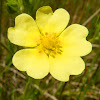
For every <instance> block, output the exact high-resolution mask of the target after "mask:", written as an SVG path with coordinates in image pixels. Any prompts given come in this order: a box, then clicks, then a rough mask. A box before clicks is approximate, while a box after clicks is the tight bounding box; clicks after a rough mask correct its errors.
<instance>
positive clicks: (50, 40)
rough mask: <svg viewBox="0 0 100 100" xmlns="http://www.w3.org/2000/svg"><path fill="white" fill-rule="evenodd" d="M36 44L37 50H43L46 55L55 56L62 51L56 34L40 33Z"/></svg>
mask: <svg viewBox="0 0 100 100" xmlns="http://www.w3.org/2000/svg"><path fill="white" fill-rule="evenodd" d="M38 45H39V47H38V48H39V52H40V53H41V52H45V53H46V54H47V55H48V56H49V55H50V56H52V57H55V56H56V54H61V53H62V45H61V42H60V40H59V37H57V36H56V34H48V33H45V34H41V36H40V40H39V43H38Z"/></svg>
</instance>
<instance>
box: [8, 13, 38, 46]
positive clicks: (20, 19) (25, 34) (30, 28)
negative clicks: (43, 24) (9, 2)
mask: <svg viewBox="0 0 100 100" xmlns="http://www.w3.org/2000/svg"><path fill="white" fill-rule="evenodd" d="M39 36H40V33H39V30H38V27H37V25H36V23H35V21H34V19H33V18H32V17H31V16H29V15H28V14H25V13H23V14H21V15H18V16H17V17H16V19H15V27H10V28H9V29H8V38H9V40H10V41H11V42H12V43H14V44H17V45H19V46H26V47H34V46H36V42H37V40H38V38H39Z"/></svg>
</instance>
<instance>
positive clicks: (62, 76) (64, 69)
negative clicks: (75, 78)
mask: <svg viewBox="0 0 100 100" xmlns="http://www.w3.org/2000/svg"><path fill="white" fill-rule="evenodd" d="M84 68H85V64H84V62H83V60H82V59H81V58H80V57H66V55H64V54H62V55H58V56H57V57H55V58H52V57H51V58H50V73H51V75H52V76H53V77H54V78H56V79H57V80H60V81H68V80H69V75H78V74H80V73H82V71H83V70H84Z"/></svg>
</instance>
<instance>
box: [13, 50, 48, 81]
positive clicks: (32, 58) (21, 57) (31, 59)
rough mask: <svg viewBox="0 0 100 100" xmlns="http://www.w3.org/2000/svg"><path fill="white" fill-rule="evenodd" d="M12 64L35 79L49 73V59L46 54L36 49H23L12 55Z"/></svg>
mask: <svg viewBox="0 0 100 100" xmlns="http://www.w3.org/2000/svg"><path fill="white" fill-rule="evenodd" d="M12 61H13V64H14V66H15V67H16V68H17V69H19V70H20V71H26V72H27V74H28V75H29V76H31V77H33V78H35V79H41V78H43V77H45V76H46V75H47V74H48V73H49V60H48V57H47V55H45V54H40V53H38V51H37V50H36V49H23V50H20V51H18V52H17V53H15V55H14V56H13V60H12Z"/></svg>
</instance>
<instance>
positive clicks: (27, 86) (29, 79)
mask: <svg viewBox="0 0 100 100" xmlns="http://www.w3.org/2000/svg"><path fill="white" fill-rule="evenodd" d="M30 82H31V77H29V78H28V82H27V83H26V86H25V89H24V96H23V97H24V99H25V96H26V93H27V91H28V88H29V84H30Z"/></svg>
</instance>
